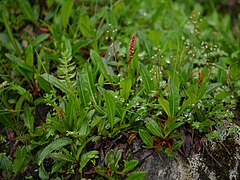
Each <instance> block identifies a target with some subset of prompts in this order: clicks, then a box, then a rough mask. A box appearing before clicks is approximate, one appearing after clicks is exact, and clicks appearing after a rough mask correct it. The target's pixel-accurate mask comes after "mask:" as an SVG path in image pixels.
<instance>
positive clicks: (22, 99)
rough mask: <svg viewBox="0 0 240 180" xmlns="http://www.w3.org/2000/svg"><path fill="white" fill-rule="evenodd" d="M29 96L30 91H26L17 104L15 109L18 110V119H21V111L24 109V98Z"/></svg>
mask: <svg viewBox="0 0 240 180" xmlns="http://www.w3.org/2000/svg"><path fill="white" fill-rule="evenodd" d="M27 96H28V92H26V93H24V94H23V95H22V96H21V97H20V98H19V99H18V101H17V103H16V105H15V110H16V111H17V113H16V117H17V120H18V119H19V116H20V111H21V110H22V104H23V102H24V100H26V99H27Z"/></svg>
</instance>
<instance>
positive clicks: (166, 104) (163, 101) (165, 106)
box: [158, 97, 171, 117]
mask: <svg viewBox="0 0 240 180" xmlns="http://www.w3.org/2000/svg"><path fill="white" fill-rule="evenodd" d="M158 102H159V104H160V105H161V106H162V108H163V110H164V111H165V113H166V114H167V115H168V117H171V113H170V108H169V102H168V101H167V100H166V99H164V98H163V97H159V98H158Z"/></svg>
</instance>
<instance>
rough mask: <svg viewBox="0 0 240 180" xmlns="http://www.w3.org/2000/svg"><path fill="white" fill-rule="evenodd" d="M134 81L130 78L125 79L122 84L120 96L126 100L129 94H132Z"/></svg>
mask: <svg viewBox="0 0 240 180" xmlns="http://www.w3.org/2000/svg"><path fill="white" fill-rule="evenodd" d="M131 86H132V80H131V79H130V78H127V79H123V80H122V81H121V82H120V95H121V97H122V98H124V99H125V100H128V97H129V94H130V92H131Z"/></svg>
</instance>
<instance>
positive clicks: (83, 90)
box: [77, 70, 90, 107]
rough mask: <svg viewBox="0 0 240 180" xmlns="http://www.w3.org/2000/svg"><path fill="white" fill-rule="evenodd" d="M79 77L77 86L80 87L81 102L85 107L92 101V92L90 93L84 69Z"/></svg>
mask: <svg viewBox="0 0 240 180" xmlns="http://www.w3.org/2000/svg"><path fill="white" fill-rule="evenodd" d="M77 77H78V78H77V88H78V92H79V97H80V100H81V104H82V105H83V106H84V107H87V106H88V104H89V102H90V94H89V91H88V90H87V83H86V79H87V78H86V74H85V72H84V71H83V70H82V71H81V72H80V71H79V72H78V76H77Z"/></svg>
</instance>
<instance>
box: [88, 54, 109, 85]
mask: <svg viewBox="0 0 240 180" xmlns="http://www.w3.org/2000/svg"><path fill="white" fill-rule="evenodd" d="M90 57H91V59H92V61H93V64H94V65H95V66H97V67H98V68H99V71H100V73H101V74H102V75H103V76H104V78H105V79H106V80H108V81H109V82H112V77H111V76H112V75H113V74H112V73H111V72H110V70H109V69H108V66H107V64H106V63H105V62H103V59H102V58H101V56H99V54H98V53H97V52H96V51H94V50H92V49H91V50H90Z"/></svg>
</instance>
